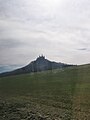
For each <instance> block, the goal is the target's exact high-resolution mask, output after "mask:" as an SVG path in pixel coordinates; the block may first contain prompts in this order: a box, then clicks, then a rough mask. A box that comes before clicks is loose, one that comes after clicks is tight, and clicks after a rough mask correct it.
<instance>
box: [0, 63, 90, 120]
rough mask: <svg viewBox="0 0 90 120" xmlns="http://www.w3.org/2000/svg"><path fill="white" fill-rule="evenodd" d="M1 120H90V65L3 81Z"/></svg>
mask: <svg viewBox="0 0 90 120" xmlns="http://www.w3.org/2000/svg"><path fill="white" fill-rule="evenodd" d="M0 120H90V65H82V66H78V67H71V68H65V69H62V70H53V71H47V72H41V73H35V74H33V73H32V74H25V75H17V76H10V77H3V78H0Z"/></svg>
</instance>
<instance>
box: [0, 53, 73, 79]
mask: <svg viewBox="0 0 90 120" xmlns="http://www.w3.org/2000/svg"><path fill="white" fill-rule="evenodd" d="M70 66H73V65H70V64H65V63H61V62H59V63H57V62H53V61H50V60H48V59H46V58H45V56H43V55H41V56H39V57H37V59H36V60H35V61H32V62H31V63H29V64H28V65H26V66H24V67H22V68H19V69H16V70H13V71H11V72H5V73H1V74H0V77H4V76H10V75H19V74H26V73H32V72H40V71H46V70H53V69H60V68H65V67H70Z"/></svg>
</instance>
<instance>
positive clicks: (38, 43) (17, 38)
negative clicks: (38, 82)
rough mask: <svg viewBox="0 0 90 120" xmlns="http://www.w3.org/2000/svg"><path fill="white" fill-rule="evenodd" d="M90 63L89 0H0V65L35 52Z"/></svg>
mask: <svg viewBox="0 0 90 120" xmlns="http://www.w3.org/2000/svg"><path fill="white" fill-rule="evenodd" d="M40 54H44V55H45V56H46V57H47V58H48V59H50V60H54V61H60V62H64V63H72V64H85V63H90V0H0V65H15V64H16V65H25V64H27V63H29V62H30V61H32V60H34V59H35V58H36V57H37V56H38V55H40Z"/></svg>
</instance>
